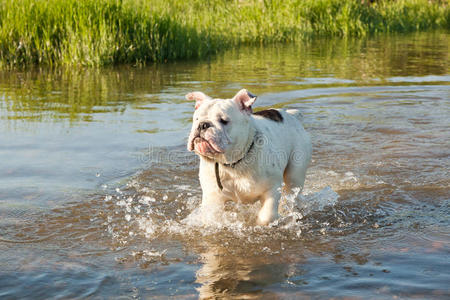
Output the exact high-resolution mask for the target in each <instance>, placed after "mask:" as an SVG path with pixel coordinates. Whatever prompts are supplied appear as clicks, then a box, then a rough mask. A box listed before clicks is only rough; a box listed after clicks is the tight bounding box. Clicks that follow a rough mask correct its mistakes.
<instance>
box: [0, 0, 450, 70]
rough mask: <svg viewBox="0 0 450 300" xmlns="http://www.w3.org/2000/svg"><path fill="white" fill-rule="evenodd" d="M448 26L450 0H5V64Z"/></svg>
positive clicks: (148, 55)
mask: <svg viewBox="0 0 450 300" xmlns="http://www.w3.org/2000/svg"><path fill="white" fill-rule="evenodd" d="M449 28H450V7H449V2H448V1H444V2H442V1H429V0H396V1H394V0H391V1H387V0H385V1H377V2H376V3H374V4H371V5H367V4H362V3H361V0H284V1H283V0H272V1H270V0H265V1H262V0H248V1H245V0H241V1H237V0H236V1H231V0H228V1H227V0H212V1H204V0H193V1H189V0H0V67H2V68H11V67H12V68H14V67H22V66H29V65H48V66H55V65H69V66H74V65H88V66H102V65H111V64H122V63H129V64H145V63H147V62H164V61H172V60H177V59H187V58H203V57H207V56H208V55H211V54H214V53H216V52H218V51H221V50H223V49H226V48H229V47H232V46H235V45H239V44H243V43H244V44H254V43H275V42H292V41H299V40H304V39H310V38H314V37H317V36H321V37H323V36H326V37H333V36H338V37H363V36H367V35H371V34H376V33H385V32H411V31H419V30H428V29H449Z"/></svg>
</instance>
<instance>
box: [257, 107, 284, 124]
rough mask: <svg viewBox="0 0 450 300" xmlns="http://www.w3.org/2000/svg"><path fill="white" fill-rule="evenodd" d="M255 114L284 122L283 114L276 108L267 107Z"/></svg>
mask: <svg viewBox="0 0 450 300" xmlns="http://www.w3.org/2000/svg"><path fill="white" fill-rule="evenodd" d="M253 114H254V115H257V116H261V117H263V118H267V119H270V120H272V121H275V122H283V116H282V115H281V114H280V112H279V111H278V110H276V109H266V110H261V111H257V112H255V113H253Z"/></svg>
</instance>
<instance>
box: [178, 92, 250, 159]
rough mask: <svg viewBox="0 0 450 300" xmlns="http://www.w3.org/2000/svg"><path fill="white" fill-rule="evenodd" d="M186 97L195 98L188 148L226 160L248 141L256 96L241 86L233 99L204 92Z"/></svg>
mask: <svg viewBox="0 0 450 300" xmlns="http://www.w3.org/2000/svg"><path fill="white" fill-rule="evenodd" d="M186 98H187V99H188V100H195V101H196V104H195V109H196V110H195V113H194V117H193V124H192V129H191V133H190V135H189V141H188V144H187V148H188V150H189V151H195V152H196V153H197V154H199V155H202V156H205V157H208V158H211V159H215V160H220V161H223V162H227V161H229V160H231V159H233V157H234V156H235V154H236V152H241V151H242V148H243V147H244V146H245V143H246V142H247V141H248V135H249V122H250V116H249V115H250V114H251V113H252V110H251V105H252V104H253V102H254V101H255V99H256V97H255V96H253V95H252V94H250V93H249V92H247V90H241V91H240V92H239V93H237V94H236V96H234V97H233V98H232V99H212V98H210V97H209V96H207V95H205V94H203V93H202V92H192V93H189V94H187V95H186Z"/></svg>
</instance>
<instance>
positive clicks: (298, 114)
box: [286, 109, 303, 122]
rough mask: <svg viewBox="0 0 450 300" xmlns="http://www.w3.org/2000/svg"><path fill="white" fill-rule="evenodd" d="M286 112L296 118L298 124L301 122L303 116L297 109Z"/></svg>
mask: <svg viewBox="0 0 450 300" xmlns="http://www.w3.org/2000/svg"><path fill="white" fill-rule="evenodd" d="M286 112H287V113H288V114H290V115H292V116H294V117H295V118H297V120H299V121H300V122H303V114H302V113H301V112H300V110H299V109H287V110H286Z"/></svg>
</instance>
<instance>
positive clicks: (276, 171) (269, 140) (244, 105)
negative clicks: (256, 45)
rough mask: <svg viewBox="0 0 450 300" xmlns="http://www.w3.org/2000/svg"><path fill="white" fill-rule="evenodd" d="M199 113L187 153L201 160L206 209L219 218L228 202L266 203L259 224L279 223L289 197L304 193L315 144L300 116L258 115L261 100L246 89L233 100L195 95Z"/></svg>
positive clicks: (269, 112)
mask: <svg viewBox="0 0 450 300" xmlns="http://www.w3.org/2000/svg"><path fill="white" fill-rule="evenodd" d="M186 99H188V100H195V101H196V104H195V109H196V111H195V113H194V117H193V124H192V130H191V133H190V135H189V141H188V144H187V148H188V150H189V151H195V153H197V154H198V155H199V156H200V170H199V177H200V184H201V187H202V191H203V195H202V209H203V208H205V210H203V211H208V212H211V213H213V210H216V212H217V209H222V208H223V204H224V203H225V201H228V200H233V201H237V202H242V203H252V202H255V201H257V200H260V201H261V204H262V206H261V209H260V211H259V213H258V218H257V223H258V224H260V225H266V224H269V223H270V222H272V221H274V220H275V219H277V217H278V203H279V201H280V198H281V188H282V186H283V181H284V189H283V193H287V192H290V191H291V190H292V189H294V188H299V189H302V188H303V183H304V181H305V174H306V168H307V167H308V165H309V162H310V160H311V151H312V149H311V140H310V138H309V135H308V133H307V132H306V131H305V130H304V128H303V126H302V124H301V122H300V120H301V114H300V112H299V111H298V110H287V111H283V110H276V109H269V110H263V111H260V112H256V113H253V112H252V105H253V103H254V102H255V100H256V96H254V95H252V94H251V93H249V92H248V91H247V90H245V89H243V90H241V91H239V92H238V93H237V94H236V95H235V96H234V97H233V98H232V99H212V98H211V97H209V96H207V95H205V94H204V93H202V92H192V93H189V94H187V95H186Z"/></svg>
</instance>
